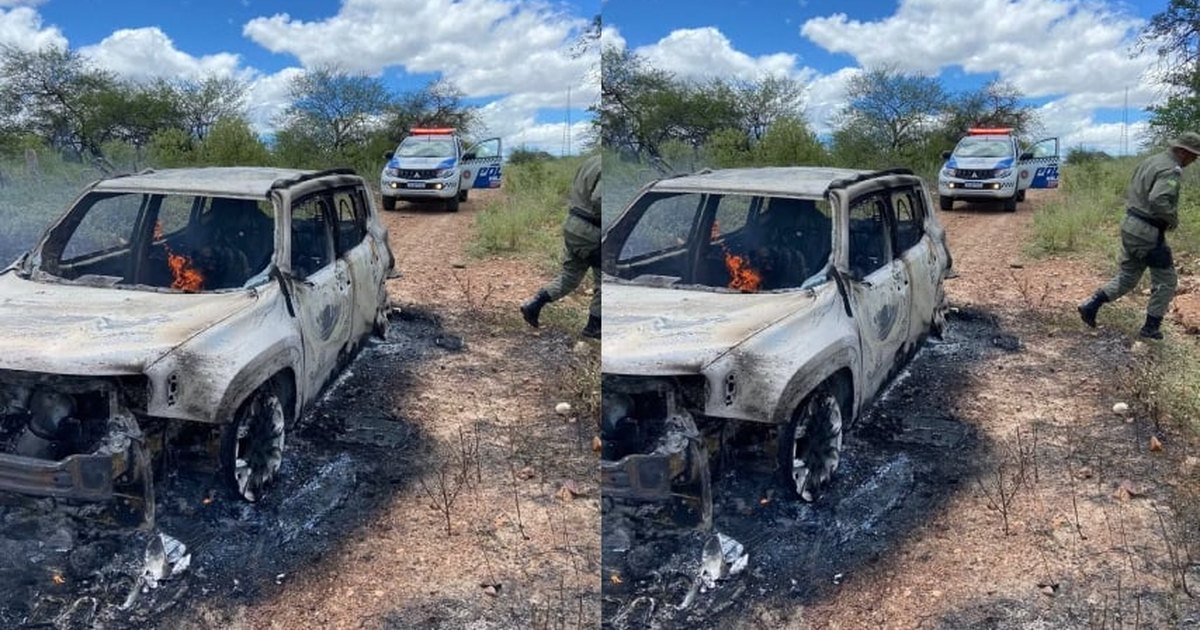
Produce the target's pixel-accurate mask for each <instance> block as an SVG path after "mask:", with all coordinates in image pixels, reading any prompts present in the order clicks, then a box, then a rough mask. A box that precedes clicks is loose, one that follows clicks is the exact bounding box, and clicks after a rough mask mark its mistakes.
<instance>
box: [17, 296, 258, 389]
mask: <svg viewBox="0 0 1200 630" xmlns="http://www.w3.org/2000/svg"><path fill="white" fill-rule="evenodd" d="M256 300H257V297H256V293H255V292H254V291H238V292H230V293H192V294H189V293H165V292H156V291H136V290H126V289H108V288H99V287H85V286H78V285H71V284H55V283H43V282H33V281H31V280H25V279H23V278H20V277H18V276H16V274H14V273H11V272H10V273H5V274H0V348H3V349H4V352H3V353H0V369H6V370H22V371H29V372H42V373H51V374H73V375H117V374H141V373H142V372H143V371H145V368H146V367H147V366H149V365H150V364H152V363H154V362H155V361H157V360H159V359H161V358H162V357H163V356H164V355H166V354H167V353H168V352H170V351H171V350H174V349H175V348H176V347H178V346H179V345H180V344H182V343H183V342H185V341H187V340H188V339H191V338H192V337H194V336H195V335H197V334H199V333H201V332H203V331H204V330H206V329H208V328H210V327H212V326H213V325H214V324H216V323H218V322H220V321H221V320H224V319H225V318H227V317H229V316H230V315H233V314H234V313H236V312H238V311H240V310H243V309H245V308H247V307H249V306H250V305H251V304H253V303H254V302H255V301H256Z"/></svg>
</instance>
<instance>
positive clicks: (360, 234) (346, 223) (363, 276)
mask: <svg viewBox="0 0 1200 630" xmlns="http://www.w3.org/2000/svg"><path fill="white" fill-rule="evenodd" d="M333 211H334V215H335V217H336V226H337V229H336V230H335V232H336V235H337V239H336V240H337V255H338V258H339V259H340V260H341V262H344V263H345V264H346V266H347V268H348V271H349V275H350V284H351V292H352V295H353V302H352V303H353V308H354V315H353V317H352V318H351V319H352V327H351V333H350V339H351V340H352V341H353V340H357V339H359V338H361V337H362V336H364V335H366V334H367V333H368V332H369V331H370V330H371V326H372V325H373V324H374V323H375V315H376V313H377V311H378V310H379V291H378V288H379V286H380V285H381V284H382V283H383V274H384V271H383V264H382V263H381V262H380V260H381V257H382V254H381V252H380V247H379V244H378V243H376V242H375V239H374V237H372V236H371V235H370V234H369V232H368V231H367V216H368V215H367V205H366V199H365V198H364V195H363V191H362V189H361V188H359V187H357V186H347V187H344V188H339V189H336V190H334V191H333Z"/></svg>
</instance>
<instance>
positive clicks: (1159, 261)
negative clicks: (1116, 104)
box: [1079, 133, 1200, 339]
mask: <svg viewBox="0 0 1200 630" xmlns="http://www.w3.org/2000/svg"><path fill="white" fill-rule="evenodd" d="M1197 152H1200V135H1197V134H1194V133H1185V134H1183V135H1182V136H1181V137H1180V138H1179V140H1177V141H1176V142H1175V143H1174V144H1173V145H1172V147H1171V148H1170V149H1168V150H1167V151H1164V152H1162V153H1158V154H1156V155H1152V156H1150V157H1149V158H1146V159H1145V160H1143V161H1142V163H1141V164H1139V165H1138V167H1137V168H1136V169H1135V170H1134V172H1133V178H1132V180H1131V181H1130V183H1129V189H1128V190H1127V192H1126V194H1125V203H1126V216H1125V220H1124V221H1123V222H1122V223H1121V259H1120V265H1119V271H1118V273H1117V275H1116V276H1115V277H1113V279H1112V280H1109V281H1108V284H1105V285H1104V286H1103V287H1102V288H1101V289H1099V290H1098V291H1096V293H1095V294H1094V295H1093V296H1092V298H1091V299H1090V300H1088V301H1087V302H1085V303H1084V304H1082V305H1080V307H1079V313H1080V316H1081V317H1082V318H1083V321H1084V322H1085V323H1087V324H1088V325H1089V326H1095V322H1096V313H1097V312H1098V311H1099V310H1100V306H1101V305H1103V304H1104V303H1106V302H1111V301H1113V300H1116V299H1118V298H1120V297H1121V296H1122V295H1125V294H1126V293H1128V292H1129V291H1131V290H1133V288H1134V287H1136V286H1137V285H1138V282H1140V281H1141V279H1142V274H1143V273H1144V272H1145V271H1146V269H1147V268H1149V270H1150V301H1149V303H1148V304H1147V305H1146V324H1145V325H1144V326H1143V327H1142V330H1141V331H1140V334H1141V335H1142V336H1143V337H1150V338H1153V339H1161V338H1162V333H1161V332H1159V326H1160V325H1161V323H1162V318H1163V317H1164V316H1165V315H1166V314H1167V307H1169V306H1170V304H1171V298H1172V297H1174V296H1175V288H1176V286H1178V284H1179V277H1178V275H1177V274H1176V273H1175V263H1174V259H1173V258H1172V256H1171V247H1170V246H1169V245H1168V244H1167V240H1166V233H1167V232H1168V231H1170V230H1174V229H1175V228H1176V227H1177V226H1178V225H1179V214H1178V209H1177V207H1178V204H1179V181H1180V177H1181V176H1182V174H1183V167H1184V166H1187V165H1188V164H1190V163H1191V161H1192V160H1193V159H1195V155H1196V154H1197ZM1188 153H1190V154H1191V156H1190V159H1188V157H1189V156H1188ZM1180 156H1183V157H1180Z"/></svg>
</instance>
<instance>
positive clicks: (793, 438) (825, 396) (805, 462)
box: [777, 384, 843, 501]
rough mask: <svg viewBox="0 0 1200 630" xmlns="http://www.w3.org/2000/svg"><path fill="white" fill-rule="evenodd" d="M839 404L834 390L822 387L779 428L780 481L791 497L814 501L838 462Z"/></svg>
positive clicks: (840, 438) (839, 435) (840, 409)
mask: <svg viewBox="0 0 1200 630" xmlns="http://www.w3.org/2000/svg"><path fill="white" fill-rule="evenodd" d="M842 416H843V414H842V404H841V402H840V401H839V400H838V397H837V393H836V390H835V389H834V388H833V387H830V386H829V385H828V384H826V385H822V386H821V387H819V388H818V389H817V390H816V391H814V392H813V393H812V394H809V396H808V398H806V399H804V402H803V403H801V404H800V406H799V407H797V408H796V411H795V412H793V413H792V419H791V420H790V421H788V422H787V423H786V424H784V425H783V426H781V427H780V430H779V443H778V449H777V450H778V458H779V474H780V482H782V483H783V486H784V488H786V489H788V491H789V492H790V493H791V494H793V495H794V496H798V497H800V498H801V499H803V500H805V501H812V500H814V499H815V498H816V497H817V496H818V495H819V494H820V491H821V489H822V488H824V487H825V486H826V485H827V484H828V483H829V480H830V479H832V478H833V473H834V472H835V471H837V467H838V463H839V462H840V461H841V452H842V424H843V422H842Z"/></svg>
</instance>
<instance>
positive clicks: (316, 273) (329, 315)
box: [288, 192, 354, 392]
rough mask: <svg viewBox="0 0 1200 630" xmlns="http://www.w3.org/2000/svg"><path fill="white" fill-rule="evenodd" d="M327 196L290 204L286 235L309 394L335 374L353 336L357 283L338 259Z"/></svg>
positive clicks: (308, 198) (332, 215) (332, 218)
mask: <svg viewBox="0 0 1200 630" xmlns="http://www.w3.org/2000/svg"><path fill="white" fill-rule="evenodd" d="M331 202H332V197H331V195H330V194H329V193H328V192H319V193H314V194H310V195H306V196H303V197H300V198H299V200H298V201H296V202H294V203H293V204H292V209H291V216H290V227H289V230H288V234H289V243H288V252H289V254H288V256H289V261H290V265H291V269H290V276H291V277H290V282H289V287H288V288H289V290H290V292H291V294H292V295H291V298H292V305H293V308H294V310H295V316H296V319H297V320H298V321H299V323H300V337H301V340H302V343H303V346H304V374H303V375H302V380H303V381H304V383H305V385H307V389H306V391H308V392H316V391H317V390H319V389H320V388H321V386H322V385H324V384H325V382H326V381H327V380H328V379H329V378H330V376H332V375H333V374H334V373H336V367H337V365H338V361H339V359H341V358H342V353H343V352H344V350H345V348H346V347H347V345H348V342H349V341H350V338H351V334H352V332H353V325H352V316H353V312H354V307H353V305H354V291H353V286H354V285H353V281H352V279H351V276H350V269H349V264H348V263H347V262H346V261H345V260H344V259H343V258H340V257H338V256H337V255H336V249H335V241H334V239H335V236H334V225H335V223H336V222H335V215H334V212H333V208H332V205H331Z"/></svg>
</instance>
